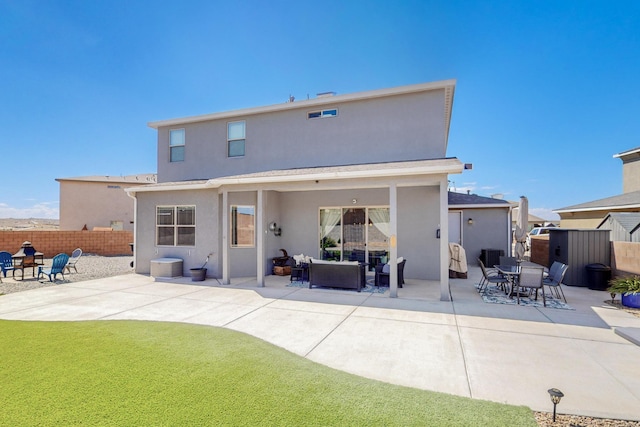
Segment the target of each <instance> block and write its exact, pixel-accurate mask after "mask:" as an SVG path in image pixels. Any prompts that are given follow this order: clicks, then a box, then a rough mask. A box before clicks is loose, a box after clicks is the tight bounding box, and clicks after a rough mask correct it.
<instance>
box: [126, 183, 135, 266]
mask: <svg viewBox="0 0 640 427" xmlns="http://www.w3.org/2000/svg"><path fill="white" fill-rule="evenodd" d="M125 191H126V190H125ZM126 193H127V196H129V197H131V198H132V199H133V265H132V267H133V268H134V269H135V270H134V271H136V272H137V268H138V260H137V259H136V251H137V247H138V245H136V237H137V236H138V198H137V197H136V193H135V191H132V192H128V191H127V192H126Z"/></svg>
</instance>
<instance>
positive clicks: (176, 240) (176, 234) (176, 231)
mask: <svg viewBox="0 0 640 427" xmlns="http://www.w3.org/2000/svg"><path fill="white" fill-rule="evenodd" d="M160 209H164V210H169V209H171V211H172V212H171V215H173V219H172V223H171V224H159V221H158V218H159V216H160V215H159V214H160V212H159V211H160ZM179 209H192V210H193V223H192V224H179V223H178V218H179V215H178V210H179ZM161 228H164V229H172V230H173V243H172V244H167V243H160V242H159V240H160V229H161ZM187 228H188V229H193V231H192V235H193V244H180V230H181V229H187ZM195 245H196V207H195V205H168V206H167V205H158V206H156V246H167V247H169V246H171V247H173V246H184V247H194V246H195Z"/></svg>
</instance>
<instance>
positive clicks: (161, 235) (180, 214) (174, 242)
mask: <svg viewBox="0 0 640 427" xmlns="http://www.w3.org/2000/svg"><path fill="white" fill-rule="evenodd" d="M156 244H157V245H158V246H195V245H196V207H195V206H157V207H156Z"/></svg>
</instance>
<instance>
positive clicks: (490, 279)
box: [478, 258, 509, 293]
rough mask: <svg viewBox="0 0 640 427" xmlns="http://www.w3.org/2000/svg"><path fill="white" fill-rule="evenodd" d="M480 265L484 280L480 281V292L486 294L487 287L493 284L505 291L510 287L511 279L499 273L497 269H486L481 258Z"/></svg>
mask: <svg viewBox="0 0 640 427" xmlns="http://www.w3.org/2000/svg"><path fill="white" fill-rule="evenodd" d="M478 264H480V269H481V270H482V278H481V279H480V283H479V287H478V292H483V291H484V292H486V291H487V287H488V286H489V284H491V283H493V284H494V285H496V286H498V287H499V288H502V289H503V290H505V287H506V286H508V285H509V279H507V278H506V277H504V276H502V275H501V274H500V273H498V270H496V269H495V268H487V267H485V266H484V263H483V262H482V260H481V259H480V258H478ZM484 292H483V293H484Z"/></svg>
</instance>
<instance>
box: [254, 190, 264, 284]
mask: <svg viewBox="0 0 640 427" xmlns="http://www.w3.org/2000/svg"><path fill="white" fill-rule="evenodd" d="M257 205H258V212H256V213H257V217H256V245H257V248H256V249H257V250H256V253H257V257H258V258H257V260H256V271H257V275H258V277H257V281H258V286H259V287H264V240H265V239H264V192H263V191H262V189H260V190H258V200H257Z"/></svg>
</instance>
